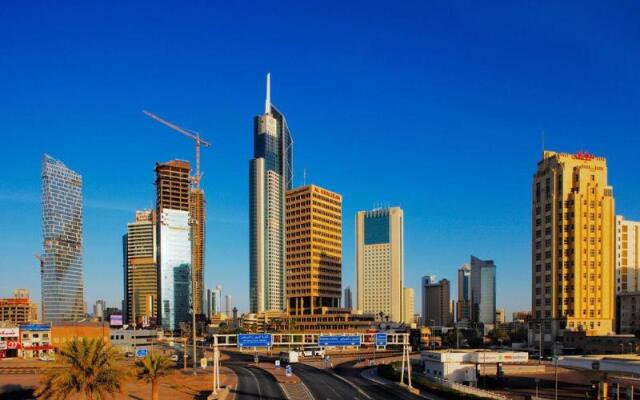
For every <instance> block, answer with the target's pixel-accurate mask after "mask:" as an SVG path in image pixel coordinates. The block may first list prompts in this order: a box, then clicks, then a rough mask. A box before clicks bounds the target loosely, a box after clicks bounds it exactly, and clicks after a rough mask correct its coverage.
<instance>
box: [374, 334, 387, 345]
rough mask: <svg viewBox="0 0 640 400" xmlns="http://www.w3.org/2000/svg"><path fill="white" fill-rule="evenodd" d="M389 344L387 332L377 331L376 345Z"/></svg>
mask: <svg viewBox="0 0 640 400" xmlns="http://www.w3.org/2000/svg"><path fill="white" fill-rule="evenodd" d="M386 345H387V334H386V333H384V332H378V333H376V346H386Z"/></svg>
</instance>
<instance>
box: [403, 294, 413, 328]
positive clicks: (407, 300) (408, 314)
mask: <svg viewBox="0 0 640 400" xmlns="http://www.w3.org/2000/svg"><path fill="white" fill-rule="evenodd" d="M403 303H404V317H403V318H402V321H403V322H405V323H407V324H412V323H414V322H415V313H414V312H415V292H414V290H413V288H407V287H406V288H404V299H403Z"/></svg>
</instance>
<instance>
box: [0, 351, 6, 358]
mask: <svg viewBox="0 0 640 400" xmlns="http://www.w3.org/2000/svg"><path fill="white" fill-rule="evenodd" d="M6 356H7V352H6V351H5V350H0V358H5V357H6Z"/></svg>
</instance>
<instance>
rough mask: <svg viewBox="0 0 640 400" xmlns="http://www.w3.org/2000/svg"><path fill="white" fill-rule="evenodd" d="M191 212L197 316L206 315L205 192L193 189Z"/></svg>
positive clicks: (192, 262)
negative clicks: (203, 304) (204, 303)
mask: <svg viewBox="0 0 640 400" xmlns="http://www.w3.org/2000/svg"><path fill="white" fill-rule="evenodd" d="M189 207H190V212H191V219H192V225H191V234H192V236H191V242H192V246H191V248H192V252H191V267H192V268H193V285H194V287H193V309H194V310H196V313H197V314H205V310H204V309H203V306H202V300H203V298H204V236H205V218H206V214H205V200H204V190H202V189H200V188H192V189H191V191H190V204H189Z"/></svg>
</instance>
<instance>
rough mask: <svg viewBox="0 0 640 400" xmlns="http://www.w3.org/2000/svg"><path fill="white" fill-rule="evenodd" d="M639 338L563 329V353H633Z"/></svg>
mask: <svg viewBox="0 0 640 400" xmlns="http://www.w3.org/2000/svg"><path fill="white" fill-rule="evenodd" d="M639 346H640V340H638V338H636V337H635V336H634V335H594V336H589V335H587V333H586V332H584V331H565V333H564V336H563V350H562V352H563V353H564V354H626V353H635V352H636V351H638V347H639Z"/></svg>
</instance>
